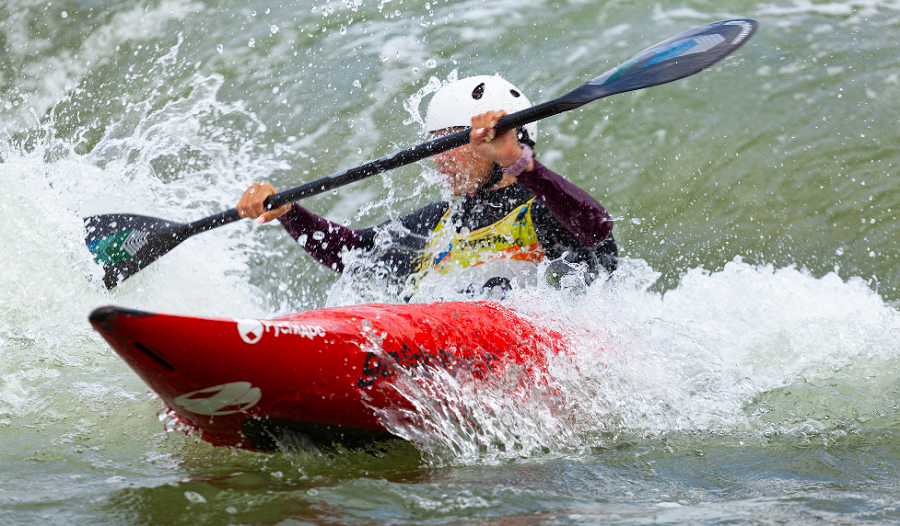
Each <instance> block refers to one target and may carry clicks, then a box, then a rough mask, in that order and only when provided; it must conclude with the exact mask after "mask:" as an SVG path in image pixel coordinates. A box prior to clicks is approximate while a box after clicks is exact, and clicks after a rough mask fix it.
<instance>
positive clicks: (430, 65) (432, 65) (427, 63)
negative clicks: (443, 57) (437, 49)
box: [425, 58, 437, 69]
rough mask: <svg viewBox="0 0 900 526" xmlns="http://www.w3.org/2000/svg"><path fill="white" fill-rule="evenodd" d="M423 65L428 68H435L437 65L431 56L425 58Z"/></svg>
mask: <svg viewBox="0 0 900 526" xmlns="http://www.w3.org/2000/svg"><path fill="white" fill-rule="evenodd" d="M425 67H426V68H429V69H432V68H436V67H437V60H435V59H433V58H430V59H428V60H426V61H425Z"/></svg>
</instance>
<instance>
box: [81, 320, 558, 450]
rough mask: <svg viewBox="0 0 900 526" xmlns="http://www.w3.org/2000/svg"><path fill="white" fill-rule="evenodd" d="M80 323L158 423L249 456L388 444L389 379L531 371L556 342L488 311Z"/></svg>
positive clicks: (397, 402)
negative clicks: (98, 338) (141, 391)
mask: <svg viewBox="0 0 900 526" xmlns="http://www.w3.org/2000/svg"><path fill="white" fill-rule="evenodd" d="M90 322H91V324H92V325H93V327H94V328H95V329H96V330H97V331H98V332H99V333H100V334H101V335H102V336H103V338H104V339H105V340H106V341H107V342H108V343H109V344H110V346H111V347H112V348H113V349H114V350H115V351H116V352H117V353H118V354H119V356H120V357H121V358H122V359H123V360H125V362H126V363H128V365H129V366H130V367H131V368H132V369H134V371H135V372H136V373H137V374H138V375H139V376H140V377H141V378H142V379H143V380H144V381H145V382H146V383H147V384H148V385H149V386H150V387H151V388H152V389H153V391H155V392H156V393H157V394H158V395H159V396H160V398H162V400H163V401H164V402H165V403H166V405H167V406H168V408H169V409H170V413H169V414H170V416H174V417H175V418H176V419H177V420H178V421H180V423H182V424H185V425H186V426H187V427H189V428H191V429H194V430H197V431H199V432H200V433H199V434H200V437H201V438H202V439H203V440H206V441H208V442H210V443H212V444H214V445H217V446H231V447H238V448H244V449H251V450H260V451H272V450H275V449H278V447H279V445H280V444H284V443H286V442H289V443H292V444H298V445H304V446H305V445H314V446H328V445H331V444H333V443H340V444H343V445H347V446H355V445H359V444H363V443H369V442H373V441H379V440H384V439H388V438H391V437H393V435H391V434H390V433H389V432H388V430H387V429H385V427H384V425H383V424H382V423H381V421H380V420H379V419H378V417H377V411H376V410H377V409H385V408H396V409H410V407H409V402H408V401H407V400H406V399H405V398H404V397H403V396H401V395H400V394H399V393H398V391H397V389H393V388H392V384H393V383H394V382H395V381H396V379H397V378H398V377H400V376H401V375H419V376H421V377H425V378H430V375H429V371H432V370H434V369H438V368H440V369H443V370H446V371H447V372H449V373H450V374H452V375H454V376H458V375H464V376H465V377H466V378H472V379H474V380H475V381H477V380H478V379H480V378H484V377H485V375H494V376H502V375H504V374H506V373H507V372H508V371H509V370H510V368H512V367H515V368H516V370H517V371H525V372H526V373H527V374H532V375H533V374H537V373H539V372H540V371H541V370H543V368H544V367H545V366H546V363H547V357H548V356H550V355H552V354H554V353H558V352H560V351H561V350H563V349H564V348H565V346H566V340H565V338H564V337H562V336H561V335H560V334H558V333H555V332H553V331H548V330H545V329H543V328H541V327H539V326H536V325H535V324H533V323H531V322H529V321H527V320H525V319H523V318H522V317H520V316H518V315H517V314H516V313H515V312H514V311H512V310H510V309H508V308H505V307H503V306H501V305H499V304H496V303H461V302H460V303H457V302H448V303H435V304H431V305H388V304H367V305H356V306H352V307H340V308H326V309H315V310H311V311H304V312H300V313H297V314H292V315H289V316H284V317H281V318H277V319H273V320H256V319H227V318H201V317H191V316H176V315H167V314H156V313H148V312H142V311H136V310H132V309H126V308H121V307H114V306H107V307H101V308H98V309H96V310H95V311H94V312H93V313H92V314H91V315H90ZM438 377H439V375H436V376H435V378H438ZM298 441H299V443H298Z"/></svg>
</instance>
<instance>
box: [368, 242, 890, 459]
mask: <svg viewBox="0 0 900 526" xmlns="http://www.w3.org/2000/svg"><path fill="white" fill-rule="evenodd" d="M658 276H659V274H658V273H656V272H655V271H653V270H652V268H650V267H649V265H647V264H646V263H645V262H643V261H641V260H629V259H627V258H626V259H624V260H623V261H622V267H621V268H620V271H619V272H618V273H617V275H616V276H615V278H614V279H612V280H610V281H608V282H606V283H604V284H595V285H593V286H591V287H590V288H588V289H587V290H586V291H581V292H571V291H570V292H558V291H554V290H553V289H549V288H546V289H542V288H531V289H519V290H517V291H515V293H514V294H513V295H512V297H510V298H509V299H507V300H505V301H504V303H506V304H507V305H508V306H510V307H512V308H514V309H515V310H517V311H518V312H519V313H520V315H522V316H524V317H526V318H528V319H530V320H531V321H533V322H535V323H538V324H540V325H542V326H545V327H547V328H548V329H552V330H555V331H558V332H560V333H562V334H565V335H566V336H567V337H570V338H571V340H572V345H571V350H572V352H571V353H568V354H560V355H548V361H549V364H550V367H549V368H548V369H547V371H546V372H544V373H541V374H540V375H539V376H537V377H528V376H523V374H524V373H522V372H521V371H520V372H518V373H517V374H512V375H507V376H506V377H504V378H500V379H495V380H480V381H473V380H472V379H465V378H457V377H451V376H449V375H446V374H440V375H438V377H437V378H434V379H427V378H422V377H409V378H406V379H404V381H403V382H401V383H398V384H397V385H396V389H397V390H398V392H400V393H401V394H402V395H403V396H404V397H405V398H406V399H407V400H408V401H409V402H410V404H411V406H412V407H414V408H415V410H414V411H412V412H400V411H398V410H388V411H384V412H383V413H382V414H381V415H380V416H381V418H382V420H383V422H384V423H385V425H386V427H387V428H388V429H390V430H391V431H392V432H394V433H395V434H397V435H399V436H402V437H403V438H406V439H407V440H410V441H411V442H413V443H414V444H415V445H416V447H417V448H418V449H419V450H420V451H421V452H422V453H423V458H425V459H426V461H427V462H430V463H432V464H444V463H450V464H469V463H494V462H502V461H505V460H509V459H512V458H520V457H534V456H542V455H566V454H577V453H578V452H580V451H583V450H585V449H586V448H593V447H608V446H611V445H614V444H616V443H618V442H620V441H622V440H628V439H634V438H639V437H641V438H646V437H652V436H659V435H664V434H666V433H672V432H688V433H690V432H715V433H751V434H771V433H777V434H788V435H791V434H796V433H804V434H809V433H811V432H813V431H815V432H819V433H825V434H829V433H834V432H841V433H843V432H844V431H843V430H844V429H847V428H848V427H849V428H853V427H854V426H861V425H871V420H872V419H873V418H874V419H876V420H877V419H879V418H880V419H882V420H883V419H885V418H888V417H887V416H885V414H888V415H890V414H893V413H892V408H893V407H896V406H897V405H898V402H900V394H898V393H897V389H896V381H895V380H894V379H895V378H896V376H897V374H898V372H900V316H898V313H897V311H896V310H895V309H894V308H893V307H891V306H888V305H886V304H885V303H884V301H883V300H882V299H881V298H880V297H879V296H878V295H877V294H876V293H875V292H873V291H872V290H871V289H870V288H869V286H868V285H867V284H866V283H865V282H864V281H863V280H860V279H858V278H851V279H849V280H847V281H843V280H842V279H841V278H840V277H839V276H838V275H837V274H835V273H830V274H828V275H826V276H823V277H821V278H816V277H814V276H812V275H810V274H809V273H808V272H805V271H803V270H798V269H796V268H794V267H786V268H781V269H775V268H773V267H772V266H753V265H749V264H746V263H744V262H742V261H741V260H740V259H739V258H738V259H736V260H734V261H732V262H730V263H728V264H727V265H726V266H725V268H724V269H723V270H721V271H719V272H708V271H705V270H703V269H699V268H698V269H694V270H692V271H690V272H688V273H687V274H685V275H684V276H683V278H682V280H681V283H680V284H679V285H678V286H677V287H676V288H674V289H672V290H669V291H667V292H665V293H655V292H652V291H650V288H651V286H652V285H653V283H654V282H655V280H656V279H657V278H658ZM832 385H840V386H843V387H842V388H841V390H839V391H834V390H832V389H831V388H830V387H829V386H832ZM851 386H852V387H851ZM886 386H894V387H893V388H892V389H890V390H887V391H886V390H885V387H886ZM812 395H815V396H814V397H813V396H812ZM798 408H802V410H798ZM879 415H880V416H879Z"/></svg>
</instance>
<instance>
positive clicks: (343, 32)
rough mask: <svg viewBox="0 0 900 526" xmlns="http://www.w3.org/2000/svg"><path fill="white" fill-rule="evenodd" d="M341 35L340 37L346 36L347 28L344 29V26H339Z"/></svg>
mask: <svg viewBox="0 0 900 526" xmlns="http://www.w3.org/2000/svg"><path fill="white" fill-rule="evenodd" d="M341 34H342V35H346V34H347V28H346V27H345V26H341Z"/></svg>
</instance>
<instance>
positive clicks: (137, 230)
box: [85, 19, 758, 288]
mask: <svg viewBox="0 0 900 526" xmlns="http://www.w3.org/2000/svg"><path fill="white" fill-rule="evenodd" d="M757 27H758V25H757V23H756V22H755V21H753V20H748V19H736V20H723V21H721V22H714V23H711V24H706V25H704V26H700V27H697V28H694V29H692V30H688V31H685V32H683V33H681V34H678V35H676V36H674V37H672V38H670V39H668V40H665V41H663V42H660V43H658V44H656V45H654V46H651V47H649V48H647V49H645V50H644V51H642V52H640V53H638V54H637V55H635V56H634V57H632V58H631V59H629V60H627V61H626V62H624V63H622V64H620V65H618V66H616V67H614V68H612V69H611V70H609V71H607V72H606V73H604V74H602V75H600V76H599V77H596V78H594V79H592V80H590V81H588V82H587V83H585V84H582V85H581V86H579V87H577V88H575V89H573V90H572V91H570V92H568V93H566V94H564V95H563V96H561V97H558V98H556V99H553V100H551V101H547V102H544V103H542V104H538V105H536V106H532V107H530V108H527V109H524V110H522V111H518V112H515V113H511V114H509V115H506V116H504V117H503V118H501V119H500V120H499V121H498V123H497V126H495V128H494V129H495V130H496V132H497V133H502V132H505V131H507V130H511V129H514V128H518V127H520V126H524V125H526V124H529V123H531V122H534V121H537V120H541V119H545V118H547V117H551V116H553V115H556V114H558V113H562V112H565V111H569V110H572V109H575V108H578V107H579V106H582V105H584V104H587V103H589V102H592V101H595V100H597V99H601V98H604V97H608V96H610V95H616V94H618V93H625V92H628V91H634V90H639V89H643V88H648V87H651V86H658V85H661V84H666V83H669V82H673V81H675V80H678V79H681V78H684V77H687V76H689V75H693V74H695V73H698V72H700V71H702V70H704V69H706V68H707V67H709V66H710V65H712V64H715V63H716V62H718V61H719V60H722V59H723V58H725V57H726V56H728V55H729V54H731V53H732V52H734V51H735V50H736V49H738V48H739V47H741V46H742V45H743V44H744V43H745V42H746V41H747V40H748V39H749V38H750V37H751V36H752V35H753V34H754V33H755V32H756V29H757ZM470 131H471V128H466V129H465V130H462V131H458V132H456V133H452V134H450V135H447V136H444V137H440V138H437V139H434V140H431V141H428V142H425V143H423V144H420V145H418V146H415V147H412V148H409V149H406V150H402V151H400V152H397V153H395V154H393V155H390V156H386V157H382V158H380V159H376V160H374V161H370V162H367V163H365V164H363V165H360V166H357V167H355V168H351V169H349V170H346V171H343V172H339V173H336V174H333V175H329V176H327V177H323V178H321V179H317V180H315V181H312V182H309V183H305V184H302V185H300V186H297V187H295V188H291V189H289V190H285V191H283V192H280V193H277V194H274V195H271V196H269V197H268V198H267V199H266V201H265V205H264V206H265V208H266V209H267V210H271V209H273V208H279V207H281V206H284V205H286V204H289V203H291V202H294V201H297V200H300V199H303V198H306V197H310V196H313V195H317V194H321V193H323V192H327V191H329V190H334V189H336V188H339V187H341V186H344V185H347V184H350V183H353V182H356V181H360V180H362V179H365V178H367V177H371V176H373V175H376V174H379V173H383V172H386V171H388V170H393V169H395V168H398V167H400V166H404V165H407V164H411V163H414V162H416V161H419V160H422V159H424V158H426V157H430V156H432V155H435V154H438V153H441V152H444V151H447V150H451V149H453V148H457V147H459V146H463V145H464V144H467V143H468V142H469V133H470ZM239 219H242V218H241V217H240V215H239V214H238V211H237V209H234V208H232V209H230V210H226V211H225V212H221V213H219V214H215V215H212V216H210V217H206V218H203V219H200V220H197V221H194V222H192V223H187V224H182V223H175V222H171V221H166V220H162V219H157V218H152V217H146V216H139V215H133V214H105V215H99V216H91V217H87V218H85V228H86V230H87V236H86V238H85V241H86V243H87V245H88V248H89V249H90V250H91V253H92V254H94V255H95V259H96V260H97V261H99V262H102V263H103V265H104V271H105V275H104V284H106V286H107V287H109V288H112V287H114V286H116V285H117V284H118V283H119V282H121V281H122V280H124V279H127V278H128V277H129V276H131V275H133V274H134V273H135V272H138V271H139V270H141V269H142V268H144V267H146V266H147V265H149V264H150V263H152V262H153V261H155V260H156V259H157V258H159V257H160V256H162V255H163V254H165V253H167V252H168V251H169V250H171V249H172V248H174V247H175V246H177V245H178V244H179V243H181V242H182V241H183V240H185V239H187V238H188V237H190V236H192V235H194V234H198V233H200V232H205V231H207V230H211V229H213V228H216V227H220V226H222V225H226V224H228V223H232V222H234V221H237V220H239Z"/></svg>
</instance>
